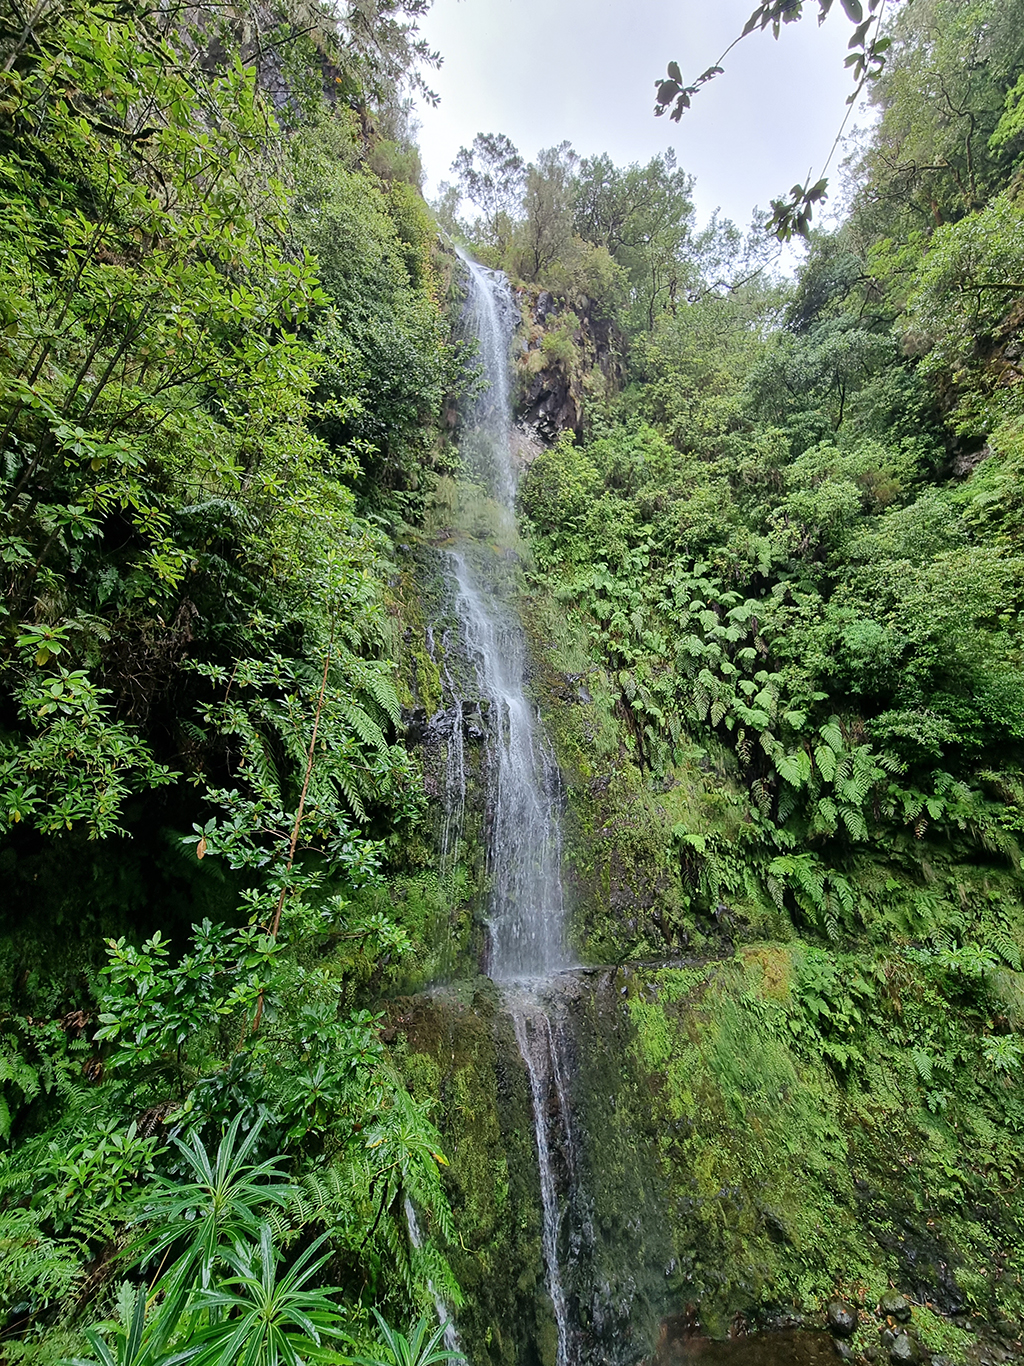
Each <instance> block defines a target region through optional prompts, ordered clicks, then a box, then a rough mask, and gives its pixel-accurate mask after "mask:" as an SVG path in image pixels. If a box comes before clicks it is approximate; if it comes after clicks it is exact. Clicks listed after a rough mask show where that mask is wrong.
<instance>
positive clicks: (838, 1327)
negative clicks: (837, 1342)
mask: <svg viewBox="0 0 1024 1366" xmlns="http://www.w3.org/2000/svg"><path fill="white" fill-rule="evenodd" d="M825 1318H826V1319H827V1321H828V1330H829V1332H830V1333H834V1334H835V1336H836V1337H837V1338H848V1337H850V1336H851V1334H852V1333H854V1332H855V1331H856V1328H857V1310H856V1307H855V1306H854V1305H852V1304H850V1303H848V1302H847V1301H846V1300H831V1301H830V1303H829V1306H828V1308H827V1309H826V1310H825Z"/></svg>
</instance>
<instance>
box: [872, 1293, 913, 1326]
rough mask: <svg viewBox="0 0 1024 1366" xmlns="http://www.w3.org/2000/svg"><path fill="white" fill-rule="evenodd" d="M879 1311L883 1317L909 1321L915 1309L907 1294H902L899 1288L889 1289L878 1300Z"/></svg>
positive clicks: (897, 1320) (900, 1321) (903, 1321)
mask: <svg viewBox="0 0 1024 1366" xmlns="http://www.w3.org/2000/svg"><path fill="white" fill-rule="evenodd" d="M878 1312H879V1314H880V1315H881V1316H882V1318H883V1319H895V1320H896V1322H897V1323H909V1322H910V1316H911V1314H912V1313H913V1310H912V1309H911V1307H910V1301H909V1300H908V1299H907V1297H906V1296H905V1295H901V1294H900V1292H899V1291H898V1290H889V1291H887V1292H886V1293H885V1294H884V1295H883V1296H882V1298H881V1299H880V1300H879V1301H878Z"/></svg>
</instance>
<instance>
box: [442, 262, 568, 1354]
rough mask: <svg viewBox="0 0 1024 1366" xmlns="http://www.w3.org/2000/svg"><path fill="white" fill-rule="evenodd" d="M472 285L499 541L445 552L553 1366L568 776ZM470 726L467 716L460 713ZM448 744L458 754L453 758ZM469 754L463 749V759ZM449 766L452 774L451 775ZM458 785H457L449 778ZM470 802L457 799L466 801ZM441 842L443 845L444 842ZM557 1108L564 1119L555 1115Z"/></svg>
mask: <svg viewBox="0 0 1024 1366" xmlns="http://www.w3.org/2000/svg"><path fill="white" fill-rule="evenodd" d="M462 259H463V261H464V263H465V265H466V268H467V271H468V280H469V292H468V297H467V301H466V320H467V323H468V326H469V328H470V329H471V331H472V333H473V335H474V337H475V338H476V341H477V343H478V348H479V351H478V354H479V357H480V363H481V369H482V378H483V380H484V382H485V383H484V385H483V387H482V388H481V391H480V392H479V394H478V395H477V396H476V398H475V399H474V400H473V401H472V402H471V403H470V404H469V405H468V409H467V410H465V411H464V412H463V438H462V443H461V454H462V457H463V460H464V462H465V464H466V466H467V469H468V472H469V474H470V477H471V478H472V479H474V480H475V481H477V483H478V484H479V485H481V486H482V487H483V489H484V490H486V495H487V496H488V497H489V498H490V500H491V501H492V504H493V506H494V509H495V511H496V517H495V518H493V519H492V520H493V522H494V524H495V525H496V527H497V535H496V537H494V540H496V541H497V545H495V544H494V542H493V540H492V542H491V543H490V544H484V543H482V542H481V541H479V540H477V541H475V542H474V541H472V540H470V541H469V542H468V543H467V544H466V545H465V547H464V548H460V549H459V550H456V551H451V552H449V554H448V557H447V559H448V574H449V580H450V583H451V588H452V593H453V598H454V605H455V610H456V614H457V617H458V621H459V629H460V633H461V639H462V644H463V646H464V649H465V653H466V656H467V657H468V659H469V660H470V661H471V663H472V667H473V670H474V672H475V677H476V684H477V687H478V689H479V694H480V698H481V711H482V713H483V714H484V715H485V717H486V738H485V753H486V760H487V773H488V789H489V807H490V811H491V822H490V827H489V831H488V837H487V841H486V845H487V873H488V879H489V886H490V898H489V906H488V944H487V970H488V972H489V974H490V976H491V978H492V979H493V980H494V981H496V982H498V983H500V984H502V985H503V986H504V987H505V989H506V992H505V995H506V1008H507V1009H508V1011H509V1014H510V1016H511V1019H512V1024H513V1028H514V1031H515V1037H516V1042H517V1044H518V1046H519V1051H520V1053H521V1055H522V1058H523V1063H524V1065H525V1067H526V1072H527V1076H528V1078H529V1085H530V1101H531V1106H532V1110H533V1121H534V1137H535V1143H536V1149H537V1166H538V1170H539V1175H540V1189H541V1213H542V1233H541V1243H542V1248H543V1254H544V1269H545V1278H546V1284H547V1289H548V1294H549V1296H550V1299H551V1304H552V1309H553V1312H554V1317H555V1325H556V1328H557V1334H558V1343H557V1358H556V1363H557V1366H572V1362H573V1360H574V1358H575V1357H576V1355H577V1352H576V1350H575V1348H574V1341H573V1332H572V1327H571V1322H570V1312H569V1303H568V1297H567V1294H566V1289H565V1280H564V1275H563V1266H562V1261H561V1252H560V1242H561V1241H562V1240H561V1238H560V1231H561V1227H562V1211H561V1206H560V1201H559V1190H558V1181H557V1179H556V1170H555V1162H554V1147H555V1130H554V1124H555V1122H556V1121H557V1120H560V1123H561V1133H562V1137H563V1143H564V1148H565V1151H566V1152H567V1153H568V1168H569V1178H570V1181H572V1180H574V1178H575V1168H576V1161H575V1157H574V1152H573V1141H572V1122H571V1117H570V1114H569V1105H568V1092H567V1087H566V1080H565V1072H566V1067H565V1063H564V1060H563V1058H562V1057H561V1056H560V1051H559V1049H560V1045H559V1035H558V1032H557V1031H555V1030H553V1029H552V1026H551V1020H550V1018H549V1015H548V1013H547V1011H546V1009H545V1006H544V1004H543V1002H542V1000H541V989H542V987H543V986H544V984H545V983H548V982H550V980H551V978H552V977H553V976H554V974H556V973H557V972H559V971H560V970H562V969H564V968H565V967H567V966H568V965H569V957H568V954H567V951H566V948H565V925H564V919H565V917H564V907H563V899H562V882H561V872H560V863H561V835H560V821H559V811H558V794H559V777H558V769H557V766H556V764H555V762H554V758H553V756H552V754H551V752H550V750H549V749H548V747H547V746H546V744H545V743H544V738H543V735H542V733H541V731H540V728H539V725H538V720H537V717H536V714H535V709H534V707H533V706H532V705H531V703H530V701H529V699H528V697H527V693H526V679H527V669H528V657H527V647H526V636H525V632H524V630H523V625H522V621H521V620H520V617H519V613H518V611H517V607H516V598H515V589H516V580H515V568H516V557H515V494H516V483H517V472H516V469H515V465H514V461H513V454H512V440H511V438H512V408H511V396H510V382H509V380H510V377H509V371H510V357H509V348H510V342H511V337H512V332H513V329H514V326H515V322H516V318H517V310H516V307H515V303H514V300H513V299H512V296H511V292H510V290H509V286H508V282H507V280H506V279H505V277H504V276H503V275H502V274H501V273H500V272H494V271H488V270H485V269H484V267H482V266H480V265H477V264H476V262H474V261H471V260H469V259H468V258H467V257H465V256H463V257H462ZM459 717H460V720H461V712H460V713H459ZM453 752H454V750H453V747H452V745H451V744H450V746H449V753H450V754H451V753H453ZM460 752H461V751H460ZM449 767H450V765H449ZM454 781H455V782H456V784H457V781H458V780H454ZM461 781H462V788H461V789H458V788H457V786H456V787H455V788H454V789H453V790H452V792H450V793H449V794H447V796H446V823H445V832H447V830H448V818H447V813H448V812H449V811H451V810H454V809H458V810H459V811H460V812H461V809H462V806H464V802H465V779H464V778H462V779H461ZM460 792H461V796H460V795H459V794H460ZM445 840H446V841H447V840H448V835H447V833H445ZM553 1109H554V1110H555V1111H556V1114H555V1116H553V1115H552V1110H553Z"/></svg>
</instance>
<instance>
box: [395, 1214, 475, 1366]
mask: <svg viewBox="0 0 1024 1366" xmlns="http://www.w3.org/2000/svg"><path fill="white" fill-rule="evenodd" d="M405 1223H406V1227H407V1228H408V1230H409V1241H410V1243H412V1245H413V1247H414V1248H415V1249H416V1251H417V1252H420V1251H421V1250H422V1248H423V1234H422V1233H421V1232H420V1225H419V1220H418V1219H417V1218H416V1210H415V1209H414V1208H413V1203H412V1201H411V1200H410V1199H409V1197H408V1196H406V1197H405ZM427 1289H428V1290H429V1291H430V1293H431V1294H432V1295H433V1297H434V1308H435V1309H436V1310H437V1321H438V1323H439V1324H443V1325H444V1345H445V1348H446V1349H447V1350H448V1351H449V1352H454V1353H457V1354H458V1355H459V1356H461V1355H462V1345H461V1344H460V1342H459V1334H458V1330H457V1329H456V1327H455V1324H454V1323H453V1322H452V1318H451V1315H450V1314H449V1313H448V1306H447V1305H446V1304H445V1302H444V1300H443V1299H442V1298H441V1296H440V1295H439V1294H438V1293H437V1291H436V1290H435V1289H434V1286H433V1283H432V1282H431V1281H427Z"/></svg>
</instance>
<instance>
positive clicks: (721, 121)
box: [418, 0, 863, 227]
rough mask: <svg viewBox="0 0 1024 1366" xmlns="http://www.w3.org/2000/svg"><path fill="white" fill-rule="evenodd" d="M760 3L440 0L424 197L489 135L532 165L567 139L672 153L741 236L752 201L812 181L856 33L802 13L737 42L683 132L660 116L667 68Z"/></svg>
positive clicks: (840, 100) (842, 108)
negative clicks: (461, 154)
mask: <svg viewBox="0 0 1024 1366" xmlns="http://www.w3.org/2000/svg"><path fill="white" fill-rule="evenodd" d="M753 8H754V0H434V6H433V9H432V10H431V12H430V14H429V15H428V16H427V17H426V19H424V20H423V21H422V22H421V32H422V34H423V36H424V37H426V38H427V40H428V41H429V43H430V44H431V46H432V47H434V48H437V49H439V51H440V52H441V55H442V56H443V58H444V65H443V66H442V67H441V69H440V71H436V72H430V73H427V76H428V80H429V82H430V84H431V85H432V87H433V88H434V89H435V90H436V91H437V92H438V93H439V94H440V96H441V103H440V105H439V107H438V108H436V109H431V108H429V107H428V106H422V105H421V106H420V108H419V112H418V118H419V120H420V123H421V128H420V133H419V141H420V147H421V149H422V154H423V161H424V166H425V168H426V172H427V182H428V183H427V186H426V190H427V195H428V198H429V197H431V196H432V195H433V194H434V192H435V190H436V187H437V183H438V181H440V180H444V179H445V178H447V177H448V176H449V168H450V166H451V163H452V160H453V159H454V157H455V155H456V153H457V152H458V150H459V147H460V146H462V145H468V144H469V143H471V142H472V140H473V137H474V136H475V134H477V133H481V132H483V133H506V134H507V135H508V136H509V137H510V138H511V139H512V141H513V142H514V143H515V144H516V146H517V147H518V148H519V150H520V152H522V153H523V155H524V156H525V157H526V158H527V159H528V160H529V159H531V158H533V157H534V156H536V154H537V152H538V151H539V150H540V148H542V147H550V146H553V145H555V144H556V143H559V142H561V141H562V140H563V139H568V140H569V141H570V142H571V143H572V145H573V146H574V147H575V148H576V150H577V151H578V152H580V153H581V154H582V155H584V156H588V155H592V154H593V153H596V152H607V153H608V154H609V155H610V156H611V157H612V159H613V160H614V161H616V162H617V163H619V164H625V163H628V162H630V161H647V160H649V159H650V157H651V156H653V155H654V154H655V153H657V152H662V151H664V150H665V148H666V147H669V146H671V147H673V148H674V149H675V151H676V155H677V157H678V159H679V164H680V165H681V166H682V167H684V168H685V169H686V170H687V171H689V172H691V173H692V174H693V175H695V176H696V177H697V185H696V205H697V211H698V216H699V218H700V219H701V221H703V220H704V219H706V218H707V216H708V215H709V214H710V213H711V211H712V210H713V209H715V208H716V207H720V208H721V209H722V211H723V212H724V214H725V215H726V216H727V217H729V218H732V219H734V221H736V222H737V223H738V224H739V225H740V226H741V227H745V226H746V225H747V224H748V223H749V222H750V217H751V213H752V211H753V209H754V207H755V206H756V205H759V206H761V207H767V205H768V202H769V200H770V199H771V198H772V197H773V196H775V195H778V194H779V193H780V192H782V191H785V190H788V189H789V187H790V186H791V185H792V184H794V183H795V182H796V181H798V180H803V179H804V177H805V176H806V175H807V174H808V172H810V173H811V174H813V175H814V176H815V178H816V177H817V175H818V173H819V171H820V169H821V166H822V164H823V163H824V161H825V159H826V157H827V156H828V154H829V149H830V148H831V145H832V141H833V139H834V138H835V135H836V132H837V131H838V129H839V126H840V124H841V123H842V120H843V118H844V116H845V114H846V112H847V111H846V103H845V101H846V96H847V95H848V94H849V93H850V91H851V89H852V82H851V81H850V78H849V74H848V72H847V71H846V70H845V69H844V67H843V60H844V58H845V56H846V51H847V46H846V45H847V43H848V41H849V38H850V35H851V33H852V27H851V25H850V24H849V22H848V21H847V20H846V19H845V17H844V15H843V13H842V10H841V9H840V7H839V5H836V6H835V13H833V14H832V15H831V16H830V17H829V19H828V20H827V21H826V22H825V23H824V24H823V25H822V26H821V27H820V28H819V27H818V25H817V22H816V17H815V12H814V11H815V7H814V6H812V5H807V7H806V11H805V13H806V17H805V18H804V19H803V20H802V21H801V22H799V23H796V24H790V25H788V26H787V27H785V28H784V29H783V32H782V36H781V37H780V38H779V40H778V42H776V41H774V39H773V38H772V36H771V33H770V31H769V32H767V33H755V34H751V35H750V36H749V37H748V38H746V39H744V41H743V42H742V43H741V44H740V45H739V47H737V48H736V50H735V51H734V52H733V53H732V54H731V55H730V56H729V58H728V59H727V61H726V63H725V74H724V75H722V76H719V77H718V78H717V79H716V80H714V81H712V82H711V83H710V84H709V85H708V86H707V87H706V88H705V89H704V90H702V91H701V92H700V93H699V94H698V95H697V97H696V98H695V99H694V102H693V108H692V109H691V110H689V111H688V112H687V113H685V114H684V115H683V119H682V122H681V123H679V124H675V123H672V122H670V120H669V118H668V116H667V115H665V116H664V117H662V118H660V119H656V118H655V117H654V116H653V106H654V81H655V78H656V77H658V76H661V75H663V74H664V72H665V66H666V64H667V62H668V61H669V60H670V59H674V60H676V61H678V62H679V65H680V67H681V68H682V73H683V78H684V80H690V79H693V78H695V77H696V76H698V75H699V74H700V73H701V72H702V71H703V70H704V69H705V68H706V67H708V66H710V65H711V64H712V62H714V61H715V59H716V58H717V57H718V56H719V55H720V53H721V52H722V50H723V49H724V48H725V47H726V46H727V44H728V43H729V42H730V41H731V40H732V38H734V37H735V36H736V34H737V33H739V32H740V30H741V29H742V27H743V24H744V22H745V21H746V19H747V17H748V15H749V14H750V12H751V10H752V9H753ZM861 117H863V116H861ZM837 170H838V167H837V166H836V165H835V163H834V164H833V167H832V171H833V173H835V172H836V171H837ZM838 183H839V181H838V176H835V177H834V179H833V184H834V185H838Z"/></svg>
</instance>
